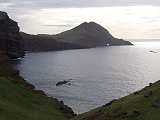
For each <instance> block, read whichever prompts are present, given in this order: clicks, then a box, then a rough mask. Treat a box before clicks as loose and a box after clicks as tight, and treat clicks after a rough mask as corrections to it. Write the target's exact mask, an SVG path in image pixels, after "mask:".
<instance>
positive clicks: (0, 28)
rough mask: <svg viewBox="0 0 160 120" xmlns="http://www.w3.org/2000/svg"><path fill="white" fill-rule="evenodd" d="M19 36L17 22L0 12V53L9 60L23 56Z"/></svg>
mask: <svg viewBox="0 0 160 120" xmlns="http://www.w3.org/2000/svg"><path fill="white" fill-rule="evenodd" d="M21 42H22V41H21V36H20V34H19V27H18V25H17V22H15V21H13V20H12V19H10V18H9V16H8V15H7V13H5V12H1V11H0V52H1V53H3V54H5V55H8V56H9V57H10V58H18V57H22V56H23V55H24V51H23V49H22V43H21Z"/></svg>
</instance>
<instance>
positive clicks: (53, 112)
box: [0, 64, 67, 120]
mask: <svg viewBox="0 0 160 120" xmlns="http://www.w3.org/2000/svg"><path fill="white" fill-rule="evenodd" d="M13 73H14V71H12V69H11V68H10V67H9V66H8V65H6V64H5V65H4V64H3V65H2V64H1V65H0V120H66V118H67V117H66V115H65V114H63V113H62V112H61V111H60V109H59V107H58V106H57V104H56V102H54V101H53V100H52V99H51V98H48V97H46V96H44V95H42V94H39V93H36V92H35V91H33V90H31V89H27V88H26V86H25V81H24V80H23V79H22V78H21V77H19V76H17V75H13Z"/></svg>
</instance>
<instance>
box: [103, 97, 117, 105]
mask: <svg viewBox="0 0 160 120" xmlns="http://www.w3.org/2000/svg"><path fill="white" fill-rule="evenodd" d="M116 101H117V100H116V99H114V100H112V101H110V102H109V103H107V104H105V105H104V106H103V107H108V106H111V105H112V104H113V103H114V102H116Z"/></svg>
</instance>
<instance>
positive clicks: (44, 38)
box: [21, 22, 132, 52]
mask: <svg viewBox="0 0 160 120" xmlns="http://www.w3.org/2000/svg"><path fill="white" fill-rule="evenodd" d="M21 36H22V38H23V42H24V48H25V50H28V51H33V52H35V51H50V50H66V49H82V48H94V47H99V46H106V45H110V46H113V45H132V43H131V42H129V41H125V40H122V39H117V38H115V37H113V36H112V35H111V34H110V33H109V31H108V30H106V29H105V28H104V27H102V26H101V25H99V24H97V23H94V22H89V23H87V22H85V23H82V24H80V25H79V26H77V27H75V28H73V29H71V30H68V31H65V32H62V33H60V34H57V35H44V34H41V35H29V34H26V33H21Z"/></svg>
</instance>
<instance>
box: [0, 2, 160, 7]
mask: <svg viewBox="0 0 160 120" xmlns="http://www.w3.org/2000/svg"><path fill="white" fill-rule="evenodd" d="M0 2H1V3H3V4H4V3H5V4H8V5H10V7H15V8H17V7H27V8H28V7H30V8H49V7H50V8H53V7H61V8H64V7H97V6H132V5H155V6H159V5H160V0H0Z"/></svg>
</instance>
